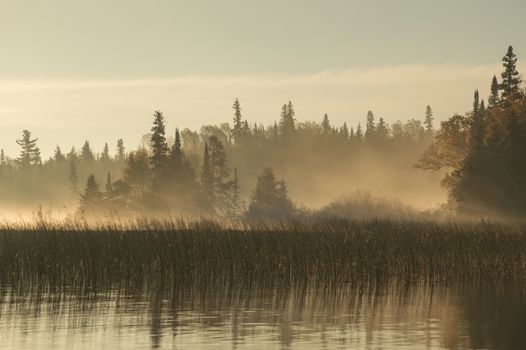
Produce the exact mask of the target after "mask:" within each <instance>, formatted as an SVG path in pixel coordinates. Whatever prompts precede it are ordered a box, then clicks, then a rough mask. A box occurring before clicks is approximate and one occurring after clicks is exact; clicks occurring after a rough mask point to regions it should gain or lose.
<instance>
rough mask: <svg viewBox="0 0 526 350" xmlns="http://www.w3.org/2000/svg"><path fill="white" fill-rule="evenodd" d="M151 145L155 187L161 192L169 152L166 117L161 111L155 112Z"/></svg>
mask: <svg viewBox="0 0 526 350" xmlns="http://www.w3.org/2000/svg"><path fill="white" fill-rule="evenodd" d="M150 143H151V147H152V155H151V157H150V161H151V164H152V173H153V186H154V188H155V189H157V190H159V189H160V186H161V184H160V182H161V180H162V176H163V171H164V169H165V167H166V164H167V160H168V152H169V148H168V143H167V142H166V136H165V126H164V117H163V114H162V112H160V111H155V113H154V121H153V127H152V135H151V138H150Z"/></svg>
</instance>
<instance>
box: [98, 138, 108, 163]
mask: <svg viewBox="0 0 526 350" xmlns="http://www.w3.org/2000/svg"><path fill="white" fill-rule="evenodd" d="M100 160H101V161H102V162H104V163H108V162H109V161H110V148H109V147H108V143H107V142H106V143H104V149H103V150H102V153H101V155H100Z"/></svg>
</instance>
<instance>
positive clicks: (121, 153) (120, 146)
mask: <svg viewBox="0 0 526 350" xmlns="http://www.w3.org/2000/svg"><path fill="white" fill-rule="evenodd" d="M125 158H126V150H125V148H124V141H123V140H122V139H118V140H117V154H116V155H115V159H116V160H118V161H123V160H124V159H125Z"/></svg>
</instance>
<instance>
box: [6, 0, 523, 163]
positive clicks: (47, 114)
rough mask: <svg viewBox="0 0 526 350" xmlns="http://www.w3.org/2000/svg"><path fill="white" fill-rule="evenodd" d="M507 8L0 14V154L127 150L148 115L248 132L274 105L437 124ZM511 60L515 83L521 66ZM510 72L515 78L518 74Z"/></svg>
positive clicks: (494, 54) (492, 45) (518, 32)
mask: <svg viewBox="0 0 526 350" xmlns="http://www.w3.org/2000/svg"><path fill="white" fill-rule="evenodd" d="M524 13H526V2H525V1H523V0H507V1H506V0H501V1H498V2H497V1H487V0H462V1H458V0H455V1H452V0H441V1H431V0H384V1H380V0H376V1H375V0H370V1H354V0H346V1H343V0H286V1H285V0H281V1H276V0H265V1H261V0H260V1H255V0H223V1H216V0H206V1H205V0H192V1H178V0H171V1H168V0H149V1H146V0H143V1H139V0H112V1H107V0H104V1H101V0H90V1H80V0H67V1H63V0H32V1H20V0H0V148H3V149H5V150H6V152H7V153H8V154H10V155H11V156H16V155H17V153H18V146H17V145H16V143H15V139H16V138H18V137H19V135H20V134H21V132H22V130H23V129H28V130H30V131H31V132H32V134H33V135H34V136H35V137H38V138H39V146H40V148H41V150H42V153H43V155H44V156H49V155H51V153H52V150H53V148H54V147H55V145H56V144H60V145H61V146H62V148H63V149H65V150H68V149H69V148H70V147H71V146H72V145H75V146H77V147H79V146H81V145H82V143H83V142H84V140H90V142H91V144H92V145H93V147H94V148H95V150H97V151H100V150H101V149H102V147H103V145H104V142H108V143H110V147H112V148H115V143H116V139H117V138H123V139H124V140H125V143H126V144H127V145H128V147H130V148H133V147H136V146H137V144H138V143H139V141H140V139H141V136H142V135H143V134H145V133H147V132H148V130H149V128H150V125H151V121H152V114H153V112H154V110H157V109H158V110H161V111H163V112H164V114H165V117H166V118H167V130H168V132H170V133H173V132H174V129H175V127H179V128H186V127H188V128H190V129H198V128H199V127H200V126H201V125H203V124H218V123H221V122H226V121H228V122H231V120H232V109H231V106H232V102H233V100H234V99H235V98H239V100H240V102H241V105H242V108H243V114H244V117H245V118H247V119H248V120H249V121H250V122H251V123H253V122H258V123H264V124H271V123H273V122H274V121H275V120H277V119H278V118H279V112H280V108H281V105H282V104H283V103H285V102H287V101H289V100H291V101H293V103H294V104H295V106H296V117H297V119H298V120H299V121H304V120H320V119H321V116H322V115H323V114H324V113H328V115H329V118H330V120H331V121H332V122H333V123H335V124H341V123H343V122H344V121H345V122H347V123H348V124H350V125H356V124H357V123H358V122H362V123H363V120H364V119H365V115H366V114H367V111H368V110H372V111H373V112H374V113H375V115H376V116H377V117H380V116H381V117H383V118H385V119H386V120H387V121H388V122H394V121H396V120H399V119H401V120H407V119H409V118H422V117H423V114H424V110H425V106H426V105H428V104H429V105H431V106H432V108H433V110H434V112H435V116H436V118H437V122H438V121H440V120H444V119H446V118H448V117H449V116H451V115H452V114H454V113H464V112H466V111H468V110H469V108H470V105H471V99H472V95H473V91H474V89H476V88H478V89H480V91H481V94H482V96H486V95H487V94H488V90H489V84H490V82H491V78H492V76H493V75H494V74H499V72H500V70H501V68H500V59H501V58H502V56H503V55H504V54H505V53H506V50H507V47H508V46H509V45H513V46H514V48H515V52H516V53H517V55H518V57H519V59H521V58H526V26H524V25H523V22H524ZM525 62H526V61H524V60H521V61H520V62H519V67H518V68H519V71H521V68H522V67H526V63H525ZM523 69H526V68H523Z"/></svg>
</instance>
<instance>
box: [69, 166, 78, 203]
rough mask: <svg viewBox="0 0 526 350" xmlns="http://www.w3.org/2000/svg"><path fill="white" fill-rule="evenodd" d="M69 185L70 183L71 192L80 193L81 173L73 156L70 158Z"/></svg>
mask: <svg viewBox="0 0 526 350" xmlns="http://www.w3.org/2000/svg"><path fill="white" fill-rule="evenodd" d="M69 185H70V189H71V192H72V193H73V194H75V195H76V194H78V192H79V175H78V172H77V162H76V160H75V159H73V158H71V159H70V160H69Z"/></svg>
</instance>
